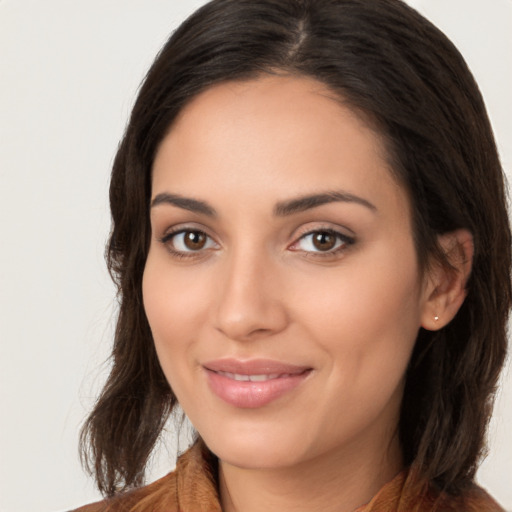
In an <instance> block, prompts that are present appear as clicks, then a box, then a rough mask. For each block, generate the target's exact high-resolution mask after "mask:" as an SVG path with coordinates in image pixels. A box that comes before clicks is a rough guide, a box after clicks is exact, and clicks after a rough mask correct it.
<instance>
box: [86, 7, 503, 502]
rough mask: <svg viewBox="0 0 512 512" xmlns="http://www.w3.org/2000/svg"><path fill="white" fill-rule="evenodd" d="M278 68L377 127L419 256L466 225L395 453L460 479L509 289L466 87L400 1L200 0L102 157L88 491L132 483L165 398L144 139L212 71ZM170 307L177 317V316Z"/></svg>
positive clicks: (485, 145)
mask: <svg viewBox="0 0 512 512" xmlns="http://www.w3.org/2000/svg"><path fill="white" fill-rule="evenodd" d="M272 72H283V73H290V74H295V75H300V76H308V77H313V78H315V79H316V80H319V81H321V82H323V83H324V84H326V85H327V86H328V87H330V89H331V90H332V91H333V92H334V93H335V94H337V96H338V97H339V98H340V99H343V101H344V102H345V104H348V105H350V106H352V107H353V108H354V109H355V110H356V111H358V112H360V113H363V114H364V115H365V116H366V117H367V118H368V119H371V120H372V122H373V123H375V125H376V126H377V127H378V129H379V131H380V133H381V135H382V136H383V138H384V139H385V140H386V141H387V146H388V152H389V157H390V159H391V161H392V167H393V170H394V172H395V174H396V177H397V179H398V180H399V182H400V183H402V184H403V186H404V187H405V188H406V190H407V191H408V193H409V195H410V198H411V203H412V207H413V221H414V228H415V229H414V233H415V243H416V248H417V252H418V256H419V259H420V261H421V262H422V264H423V268H426V266H427V265H428V262H429V261H432V259H437V260H440V261H441V262H442V263H444V264H447V263H446V261H444V260H443V253H442V251H441V250H440V249H439V247H438V244H437V239H438V236H439V235H440V234H443V233H447V232H450V231H453V230H456V229H459V228H465V229H468V230H469V231H470V232H471V233H472V234H473V237H474V244H475V254H474V263H473V270H472V274H471V277H470V279H469V282H468V285H467V299H466V301H465V303H464V304H463V306H462V308H461V309H460V311H459V312H458V314H457V316H456V317H455V319H454V320H453V321H452V322H451V323H450V324H449V325H447V326H446V327H445V328H443V329H442V330H440V331H438V332H435V333H434V332H428V331H425V330H420V333H419V336H418V340H417V342H416V346H415V350H414V353H413V355H412V359H411V361H410V365H409V368H408V372H407V379H406V386H405V394H404V398H403V405H402V411H401V417H400V423H399V433H400V440H401V444H402V448H403V452H404V456H405V461H406V463H408V464H413V463H414V464H415V465H416V466H417V467H418V468H419V469H420V471H421V473H422V475H423V476H424V477H425V478H426V479H428V480H429V481H430V482H432V483H433V484H436V485H437V486H438V487H440V488H442V489H444V490H446V491H447V492H449V493H452V494H457V493H459V492H461V491H462V490H463V489H464V488H465V487H466V486H467V485H468V484H470V483H471V481H472V479H473V477H474V474H475V471H476V468H477V465H478V462H479V460H480V457H481V455H482V450H483V446H484V437H485V432H486V427H487V423H488V420H489V418H490V414H491V408H492V398H493V394H494V391H495V386H496V382H497V378H498V375H499V372H500V369H501V367H502V364H503V361H504V358H505V354H506V346H507V339H506V320H507V315H508V312H509V308H510V303H511V286H510V257H511V254H510V250H511V248H510V230H509V223H508V217H507V211H506V198H505V191H504V178H503V172H502V169H501V166H500V162H499V159H498V156H497V151H496V146H495V142H494V139H493V134H492V131H491V127H490V123H489V120H488V117H487V114H486V111H485V107H484V103H483V100H482V98H481V95H480V93H479V90H478V87H477V85H476V83H475V81H474V79H473V78H472V75H471V73H470V71H469V70H468V68H467V66H466V64H465V62H464V60H463V58H462V57H461V55H460V54H459V52H458V51H457V50H456V48H455V47H454V46H453V45H452V43H451V42H450V41H449V40H448V39H447V38H446V36H444V34H442V33H441V32H440V31H439V30H438V29H436V28H435V27H434V26H433V25H432V24H430V23H429V22H428V21H427V20H425V19H424V18H422V17H421V16H420V15H419V14H418V13H417V12H416V11H414V10H413V9H411V8H410V7H408V6H407V5H406V4H404V3H403V2H402V1H400V0H213V1H212V2H209V3H208V4H206V5H204V6H203V7H202V8H201V9H199V10H198V11H197V12H196V13H194V14H193V15H192V16H191V17H190V18H189V19H188V20H186V21H185V22H184V23H183V24H182V25H181V26H180V27H179V28H178V29H177V30H176V31H175V32H174V34H173V35H172V37H171V38H170V39H169V41H168V42H167V44H166V45H165V46H164V47H163V49H162V50H161V52H160V53H159V55H158V56H157V58H156V60H155V62H154V64H153V65H152V67H151V69H150V70H149V72H148V74H147V76H146V78H145V80H144V83H143V85H142V87H141V89H140V93H139V95H138V98H137V100H136V102H135V105H134V108H133V111H132V114H131V118H130V121H129V124H128V126H127V129H126V133H125V135H124V137H123V140H122V141H121V144H120V146H119V149H118V152H117V156H116V158H115V162H114V166H113V171H112V180H111V187H110V204H111V211H112V233H111V237H110V241H109V244H108V247H107V262H108V266H109V269H110V271H111V274H112V276H113V279H114V280H115V282H116V284H117V286H118V298H119V318H118V322H117V329H116V334H115V340H114V346H113V352H112V370H111V373H110V376H109V378H108V380H107V382H106V384H105V387H104V389H103V391H102V393H101V396H100V397H99V399H98V401H97V403H96V406H95V408H94V410H93V411H92V413H91V415H90V416H89V418H88V419H87V422H86V423H85V425H84V428H83V430H82V438H81V442H82V454H83V457H84V461H85V463H86V466H87V467H88V468H89V469H90V471H91V472H92V473H93V474H94V475H95V477H96V479H97V483H98V487H99V489H100V490H101V491H102V492H104V493H105V494H108V495H112V494H114V493H116V492H118V491H120V490H123V489H127V488H130V487H133V486H138V485H141V484H142V483H143V479H144V472H145V467H146V464H147V461H148V457H149V455H150V454H151V451H152V449H153V447H154V445H155V442H156V441H157V439H158V437H159V435H160V433H161V430H162V427H163V425H164V423H165V421H166V419H167V418H168V416H169V414H170V412H171V411H172V410H173V408H174V406H175V405H176V398H175V396H174V395H173V393H172V390H171V389H170V388H169V385H168V384H167V382H166V379H165V378H164V375H163V373H162V371H161V368H160V366H159V363H158V359H157V356H156V353H155V348H154V345H153V340H152V337H151V332H150V329H149V325H148V322H147V319H146V316H145V313H144V308H143V303H142V286H141V283H142V274H143V270H144V265H145V261H146V257H147V253H148V247H149V240H150V224H149V201H150V193H151V168H152V163H153V159H154V156H155V153H156V151H157V148H158V145H159V143H160V142H161V140H162V138H163V137H164V135H165V134H166V132H167V131H168V130H169V127H170V126H171V125H172V123H173V120H174V119H175V118H176V116H177V115H178V113H179V112H180V111H181V109H182V108H183V107H184V105H185V104H187V102H189V101H190V100H191V99H192V98H194V97H195V96H196V95H197V94H199V93H200V92H201V91H203V90H205V89H206V88H208V87H210V86H211V85H213V84H218V83H221V82H224V81H228V80H246V79H250V78H254V77H256V76H258V75H260V74H262V73H272ZM175 321H177V322H178V321H179V319H175Z"/></svg>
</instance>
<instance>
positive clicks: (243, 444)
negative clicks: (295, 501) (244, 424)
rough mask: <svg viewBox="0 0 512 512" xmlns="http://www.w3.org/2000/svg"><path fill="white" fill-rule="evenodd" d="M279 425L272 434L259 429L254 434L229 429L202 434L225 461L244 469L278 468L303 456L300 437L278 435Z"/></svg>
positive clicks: (209, 446)
mask: <svg viewBox="0 0 512 512" xmlns="http://www.w3.org/2000/svg"><path fill="white" fill-rule="evenodd" d="M275 430H276V427H275V426H274V427H273V431H272V432H270V433H269V435H265V433H264V432H261V431H258V432H253V433H252V434H247V433H242V432H235V433H233V432H230V431H229V430H227V431H226V433H225V434H224V435H223V436H222V437H221V438H220V436H218V435H214V436H211V437H210V436H208V435H205V436H202V438H203V440H204V442H205V443H206V445H207V446H208V448H209V449H210V450H211V451H212V452H213V453H214V454H215V455H216V456H217V457H218V458H219V459H220V460H222V461H223V462H225V463H227V464H230V465H232V466H236V467H239V468H245V469H278V468H283V467H289V466H293V465H295V464H297V463H298V462H300V460H301V459H302V456H301V453H300V452H299V450H298V447H303V445H302V444H301V443H299V442H298V441H293V439H291V438H290V436H289V435H278V433H276V432H275Z"/></svg>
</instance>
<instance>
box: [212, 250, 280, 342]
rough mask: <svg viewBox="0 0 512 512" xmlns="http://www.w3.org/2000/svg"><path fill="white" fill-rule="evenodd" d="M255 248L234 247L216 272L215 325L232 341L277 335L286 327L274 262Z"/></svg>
mask: <svg viewBox="0 0 512 512" xmlns="http://www.w3.org/2000/svg"><path fill="white" fill-rule="evenodd" d="M258 245H259V247H257V248H256V247H255V244H254V243H245V244H243V245H239V246H237V247H233V249H232V250H231V251H230V252H229V253H228V254H227V255H226V257H225V259H224V261H223V268H222V270H221V271H220V272H219V289H218V290H219V291H218V303H217V311H216V319H215V322H216V327H217V329H219V330H220V331H222V332H223V333H224V334H225V335H226V336H228V337H229V338H232V339H246V338H252V337H255V336H257V335H265V334H266V335H268V334H271V333H276V332H279V331H280V330H282V329H283V328H284V327H285V325H286V321H287V317H286V311H285V307H284V306H285V305H284V302H283V300H282V299H283V298H282V296H281V293H280V291H279V284H278V282H279V280H280V279H279V269H278V268H277V261H275V259H274V258H273V257H272V256H271V255H270V254H269V253H268V252H267V251H265V250H264V249H262V246H261V245H260V244H258Z"/></svg>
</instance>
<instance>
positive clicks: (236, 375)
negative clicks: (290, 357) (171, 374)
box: [203, 359, 312, 409]
mask: <svg viewBox="0 0 512 512" xmlns="http://www.w3.org/2000/svg"><path fill="white" fill-rule="evenodd" d="M203 368H204V370H205V373H206V376H207V381H208V385H209V387H210V389H211V391H212V392H213V393H214V394H215V395H217V396H218V397H219V398H221V399H222V400H223V401H225V402H227V403H228V404H230V405H233V406H235V407H239V408H244V409H255V408H258V407H263V406H265V405H267V404H269V403H270V402H273V401H274V400H277V399H278V398H280V397H282V396H283V395H285V394H286V393H288V392H291V391H292V390H294V389H295V388H296V387H297V386H299V385H300V384H301V383H302V382H303V381H304V380H305V379H306V378H307V377H308V376H309V374H310V373H311V371H312V368H311V367H307V366H297V365H293V364H288V363H283V362H280V361H275V360H270V359H252V360H247V361H241V360H237V359H218V360H215V361H209V362H206V363H204V364H203Z"/></svg>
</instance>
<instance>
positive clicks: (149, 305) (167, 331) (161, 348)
mask: <svg viewBox="0 0 512 512" xmlns="http://www.w3.org/2000/svg"><path fill="white" fill-rule="evenodd" d="M165 260H166V258H165V256H164V257H161V255H155V256H154V255H152V253H151V251H150V254H149V255H148V259H147V262H146V267H145V269H144V276H143V281H142V292H143V299H144V309H145V312H146V316H147V319H148V322H149V325H150V328H151V332H152V334H153V339H154V343H155V347H156V351H157V354H158V358H159V360H160V364H161V366H162V369H163V371H164V373H165V375H166V377H167V379H168V380H169V383H170V384H171V382H170V377H171V376H172V375H175V370H177V371H178V372H180V369H182V368H184V365H183V362H184V359H188V358H190V348H191V346H192V343H193V341H194V340H197V339H198V338H199V336H200V329H201V328H202V326H204V325H205V320H206V316H207V304H208V287H207V286H205V281H204V279H202V278H201V277H200V276H198V275H197V273H195V274H194V276H193V279H191V276H190V272H179V271H174V272H171V271H170V266H169V264H168V262H166V261H165ZM171 385H172V384H171Z"/></svg>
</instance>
